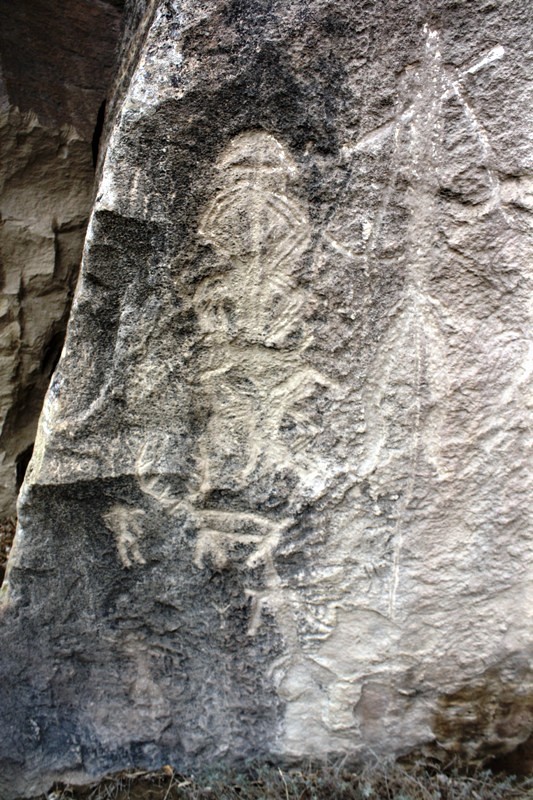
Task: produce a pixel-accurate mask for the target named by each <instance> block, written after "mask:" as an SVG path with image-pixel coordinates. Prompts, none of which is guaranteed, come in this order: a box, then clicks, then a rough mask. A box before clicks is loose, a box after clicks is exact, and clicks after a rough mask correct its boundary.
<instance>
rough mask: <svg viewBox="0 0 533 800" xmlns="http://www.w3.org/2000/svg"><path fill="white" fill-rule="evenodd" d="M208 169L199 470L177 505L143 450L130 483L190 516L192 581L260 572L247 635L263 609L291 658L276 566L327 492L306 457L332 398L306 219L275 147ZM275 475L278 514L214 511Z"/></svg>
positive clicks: (197, 306) (247, 145)
mask: <svg viewBox="0 0 533 800" xmlns="http://www.w3.org/2000/svg"><path fill="white" fill-rule="evenodd" d="M216 169H217V173H218V176H219V183H220V184H221V185H222V188H221V190H220V191H218V192H216V193H215V195H214V197H213V198H212V199H211V200H210V202H209V203H208V205H207V208H206V210H205V212H204V213H203V215H202V217H201V222H200V226H199V231H198V235H199V238H200V239H201V240H203V242H204V243H206V244H207V245H209V247H210V248H211V250H212V253H213V254H214V260H213V261H212V262H211V263H212V264H213V265H214V266H212V268H211V274H209V275H208V276H207V277H205V278H203V279H202V280H201V281H200V282H199V284H198V285H197V287H196V290H195V294H194V298H193V306H194V310H195V312H196V316H197V320H198V325H199V328H200V331H201V333H202V334H203V342H202V348H201V350H200V351H199V355H198V379H197V382H196V385H195V387H194V395H195V398H196V403H197V405H198V407H199V408H201V409H202V416H203V417H204V419H205V422H204V425H203V429H202V430H201V433H200V435H199V437H198V441H197V450H196V463H197V469H196V471H195V473H194V474H193V475H192V476H191V479H190V481H189V487H188V489H187V491H186V492H185V494H184V495H183V496H181V497H175V496H174V495H173V494H172V492H171V491H170V489H169V487H168V485H166V484H165V481H164V480H163V479H162V478H161V476H158V475H157V473H156V471H155V470H154V465H153V460H152V459H151V458H150V457H149V456H148V448H147V447H145V448H142V449H141V451H140V453H139V455H138V457H137V467H136V469H137V476H138V480H139V485H140V488H141V489H142V491H143V492H144V493H145V494H146V495H148V496H150V497H151V498H152V499H154V500H155V501H157V502H158V504H159V505H160V506H161V507H162V508H163V509H164V510H165V511H166V512H167V513H168V514H169V515H170V516H173V517H176V516H178V515H180V514H181V515H186V516H187V518H188V519H189V520H190V521H191V522H192V523H193V524H194V526H195V529H196V541H195V549H194V559H193V560H194V564H195V565H196V567H197V568H198V569H203V568H205V567H206V566H208V565H209V564H211V565H212V566H214V567H215V568H217V569H222V568H224V567H225V566H227V565H228V564H229V563H230V562H231V563H234V564H239V568H240V569H243V570H255V569H257V568H261V569H262V572H263V587H262V588H261V589H259V590H258V589H255V588H254V589H252V588H246V589H245V591H246V594H247V596H248V597H249V598H250V602H251V618H250V625H249V632H250V634H251V635H254V634H255V633H256V632H257V629H258V627H259V624H260V621H261V616H262V610H264V609H266V608H268V609H269V610H270V612H271V613H273V614H274V616H275V617H276V619H277V620H278V624H279V625H280V628H281V629H282V633H283V635H284V636H285V637H287V636H289V638H291V639H294V640H295V641H294V642H293V643H292V645H291V646H293V647H294V646H297V643H296V644H295V642H296V638H297V637H296V636H295V631H296V623H295V621H294V620H293V619H292V618H293V617H294V608H293V605H294V603H293V599H294V598H292V597H291V596H290V593H289V592H288V591H287V590H286V589H284V588H283V586H282V584H281V579H280V576H279V575H278V573H277V571H276V568H275V562H274V556H275V551H276V549H277V547H278V546H279V544H280V542H281V541H282V538H283V535H284V534H285V533H286V531H287V530H288V529H289V528H290V527H291V525H292V524H293V515H294V511H295V509H296V507H297V504H298V503H301V502H302V499H304V498H313V497H314V496H317V495H319V494H321V493H322V492H323V491H324V488H325V485H326V483H327V475H328V469H327V464H326V463H325V460H324V459H323V458H321V457H320V456H319V455H318V454H317V453H313V452H312V444H313V442H314V440H315V438H316V436H317V435H318V433H319V432H320V425H319V421H318V420H317V419H316V418H315V412H314V407H315V405H316V403H315V397H316V396H317V395H318V394H321V393H323V392H324V391H332V392H334V391H335V390H336V387H335V386H334V384H333V382H332V381H331V380H329V379H328V378H327V376H325V375H323V374H322V373H321V372H319V371H318V370H316V369H314V368H312V367H311V366H310V365H308V364H307V363H306V360H305V358H304V354H305V351H306V349H307V348H308V347H309V346H310V344H311V343H312V336H311V333H310V331H309V330H308V326H307V324H306V315H308V314H309V311H310V309H311V308H312V302H313V298H312V296H311V295H310V293H309V291H308V290H307V289H304V288H302V287H301V286H299V282H298V266H299V259H300V257H301V256H302V254H303V253H304V252H305V249H306V247H308V244H309V240H310V235H309V222H308V219H307V215H306V213H305V211H304V209H303V207H302V206H301V205H300V204H299V203H298V202H297V200H296V199H294V198H293V197H291V196H290V192H289V190H288V184H289V181H290V179H291V178H292V177H294V175H295V174H296V167H295V165H294V162H293V161H292V159H291V158H290V156H289V155H288V153H287V151H286V150H285V148H284V147H283V146H282V145H281V144H280V143H279V142H278V141H277V140H276V139H275V138H274V137H272V136H270V135H269V134H266V133H262V132H257V131H254V132H249V133H245V134H242V135H240V136H238V137H236V138H235V139H234V140H233V141H232V142H231V143H230V144H229V146H228V147H227V148H226V150H225V151H224V152H223V153H222V155H221V157H220V158H219V160H218V162H217V164H216ZM282 470H284V471H285V472H286V473H287V474H288V475H290V476H291V478H290V482H289V488H288V489H287V496H286V498H285V501H284V504H283V506H284V510H283V513H282V514H280V512H275V511H272V512H269V513H266V512H265V511H264V510H259V509H258V508H255V507H254V506H253V503H252V505H251V506H250V507H248V508H246V509H245V510H242V502H245V503H246V502H247V501H241V508H239V510H233V509H228V508H226V507H223V508H222V507H220V508H218V507H217V501H216V500H215V501H214V500H213V497H218V496H219V495H220V493H222V494H223V493H224V492H231V494H232V495H235V494H238V493H239V492H241V493H245V492H246V491H247V490H248V489H249V488H250V487H251V486H254V485H256V484H257V483H258V482H262V484H263V485H264V486H265V487H266V489H265V490H266V491H268V487H270V486H272V488H273V486H274V476H275V475H276V474H279V473H280V471H282ZM243 496H244V495H243ZM290 619H291V620H292V621H291V622H290V623H289V620H290ZM289 628H290V629H291V631H292V633H291V634H290V635H289V633H288V630H289Z"/></svg>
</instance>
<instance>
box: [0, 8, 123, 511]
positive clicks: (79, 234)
mask: <svg viewBox="0 0 533 800" xmlns="http://www.w3.org/2000/svg"><path fill="white" fill-rule="evenodd" d="M119 27H120V14H119V11H118V10H117V9H116V8H114V7H113V6H112V5H111V4H110V3H107V2H96V3H95V2H89V1H88V0H75V2H69V3H67V4H65V3H60V2H58V1H57V0H17V2H16V3H13V2H5V1H4V0H2V2H0V64H1V66H0V221H1V222H0V225H1V227H0V264H1V275H0V281H1V283H0V304H1V318H0V326H1V333H0V336H1V340H0V519H1V518H4V517H6V516H10V515H13V514H14V511H15V500H16V495H17V491H18V485H19V483H20V479H21V477H23V474H24V469H25V467H26V465H27V461H28V458H29V455H30V454H31V448H32V445H33V442H34V439H35V432H36V428H37V420H38V417H39V413H40V410H41V407H42V402H43V398H44V394H45V392H46V388H47V386H48V382H49V379H50V375H51V372H52V370H53V368H54V367H55V365H56V363H57V359H58V358H59V354H60V351H61V347H62V344H63V340H64V334H65V329H66V321H67V317H68V312H69V308H70V302H71V298H72V290H73V288H74V284H75V281H76V277H77V273H78V267H79V263H80V259H81V252H82V247H83V240H84V236H85V229H86V226H87V220H88V217H89V213H90V209H91V203H92V193H93V182H94V169H93V163H92V162H93V153H92V145H93V136H94V134H95V126H96V124H97V115H98V110H99V108H100V107H101V104H102V101H103V100H104V98H105V94H106V91H107V84H108V82H109V80H110V76H111V69H112V65H113V58H114V51H115V44H116V41H117V38H118V34H119ZM94 144H95V145H96V142H95V143H94ZM17 473H18V474H17Z"/></svg>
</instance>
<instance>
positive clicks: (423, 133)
mask: <svg viewBox="0 0 533 800" xmlns="http://www.w3.org/2000/svg"><path fill="white" fill-rule="evenodd" d="M504 54H505V53H504V49H503V48H502V47H499V46H498V47H495V48H493V49H492V50H491V51H490V52H488V53H486V54H484V55H482V56H481V57H480V58H478V59H477V60H476V61H475V62H474V63H473V64H471V65H470V66H468V67H465V68H464V69H462V70H455V71H453V70H451V69H449V68H448V67H446V66H444V65H443V63H442V57H441V53H440V48H439V35H438V33H437V32H436V31H432V30H427V35H426V47H425V54H424V57H423V59H422V62H421V64H420V65H419V66H416V67H411V68H410V69H408V70H407V72H406V73H405V75H404V78H403V81H404V83H405V86H404V87H403V90H402V91H400V92H399V96H400V97H401V98H402V100H401V103H402V105H401V106H400V108H399V111H398V113H397V115H396V117H395V119H393V120H392V121H391V122H390V123H387V124H385V125H382V126H380V127H379V128H378V129H376V130H375V131H372V132H370V133H368V134H366V135H365V136H363V137H362V138H361V139H360V140H359V141H358V142H357V143H356V144H355V145H354V146H353V147H346V148H345V154H346V155H350V154H351V153H354V154H355V153H356V152H360V151H363V150H368V151H370V152H371V151H375V150H376V149H379V148H381V147H382V146H383V145H384V143H385V142H386V141H387V140H389V139H392V143H393V148H392V154H391V178H390V181H389V184H388V186H387V187H386V189H385V191H384V193H383V197H382V202H381V205H380V208H379V210H378V212H377V214H376V216H375V218H374V219H373V220H372V221H367V222H366V223H365V227H364V231H363V239H364V241H365V261H366V272H367V274H368V275H369V276H371V275H372V271H373V268H374V262H375V257H376V248H377V245H378V242H379V240H380V236H381V232H382V227H383V225H384V221H385V218H386V213H387V210H388V207H389V204H390V202H391V199H392V196H393V193H394V192H395V191H397V182H398V180H399V178H400V175H401V174H402V169H403V167H404V164H405V160H406V158H408V159H409V164H410V170H411V172H412V176H413V177H412V186H411V187H410V191H409V192H408V193H407V194H406V199H405V202H406V205H407V206H408V208H409V211H410V215H409V223H408V230H407V239H408V252H407V258H406V274H405V283H404V290H403V296H402V298H401V299H400V302H399V303H398V304H397V306H396V309H395V311H394V319H393V320H392V323H391V324H390V326H389V328H388V331H387V334H386V335H385V337H384V338H383V340H382V341H381V343H380V347H379V350H378V353H377V355H376V358H375V361H374V365H373V369H372V370H371V372H370V374H369V376H368V380H367V384H366V390H365V397H364V403H365V420H366V440H367V454H366V458H365V460H364V461H363V462H362V463H361V464H360V465H359V466H358V469H357V471H358V473H359V475H360V476H361V477H368V476H371V475H373V474H382V473H384V474H386V473H387V465H388V464H390V463H391V459H392V461H394V460H395V459H397V458H400V457H403V458H405V448H404V446H403V445H402V448H403V455H402V454H401V453H400V451H399V450H397V449H396V448H397V445H396V444H395V442H396V441H398V442H402V441H404V437H403V436H402V434H400V432H399V431H400V429H401V428H402V427H403V429H404V431H405V430H408V431H409V436H408V440H409V448H408V450H409V452H408V453H407V457H406V461H405V462H404V464H405V474H406V476H407V482H406V484H405V486H404V487H403V491H402V495H401V499H400V501H399V503H398V504H397V507H396V512H395V515H396V522H395V524H394V528H393V541H394V545H393V553H392V566H391V578H390V590H389V614H390V617H391V618H394V615H395V606H396V595H397V590H398V586H399V581H400V571H401V554H402V549H403V542H404V536H405V517H406V513H407V510H408V508H409V504H410V503H411V501H412V498H413V491H414V486H415V481H416V478H417V475H418V473H419V469H420V467H421V464H422V462H423V461H424V462H425V463H426V464H428V465H430V466H431V468H432V469H433V470H434V472H435V474H436V475H437V476H438V477H439V479H441V480H442V479H444V478H445V477H446V469H445V466H444V462H443V460H442V457H441V452H440V445H439V441H440V430H441V428H442V425H443V423H444V419H443V416H442V415H443V413H444V411H443V410H442V409H445V408H446V403H445V397H446V395H447V393H448V392H449V387H450V367H449V364H448V362H447V338H448V336H449V334H450V333H452V332H453V331H454V330H458V329H460V324H459V322H458V320H456V319H455V316H454V312H453V309H451V308H447V307H446V306H444V305H443V303H442V302H440V301H439V300H438V299H437V298H436V297H435V296H434V295H433V294H432V291H431V289H430V274H429V268H430V265H431V264H432V248H433V247H434V243H435V236H436V228H435V220H436V219H437V218H438V211H437V203H438V202H439V203H441V204H442V203H443V202H445V201H444V200H443V195H442V187H443V186H444V187H448V185H449V187H450V188H449V190H448V189H447V191H448V200H447V202H448V203H449V204H451V205H452V206H453V211H452V213H453V215H454V217H455V218H457V219H458V221H463V220H464V219H467V218H468V219H472V218H480V217H483V216H484V215H486V214H487V213H489V212H490V211H493V210H494V209H499V210H500V212H501V213H502V214H504V215H505V213H506V211H505V208H504V206H503V205H502V192H501V188H500V180H499V176H498V174H497V173H496V171H495V170H494V169H493V167H492V150H491V147H490V143H489V140H488V137H487V135H486V132H485V131H484V129H483V127H482V125H481V124H480V123H479V121H478V119H477V118H476V116H475V114H474V112H473V110H472V108H471V106H470V105H469V103H468V102H467V100H466V99H465V95H464V91H463V86H462V83H463V81H464V80H465V79H466V78H467V77H468V76H469V75H471V74H475V73H476V72H478V71H479V70H481V69H483V68H485V67H487V66H488V65H490V64H492V63H493V62H494V61H497V60H499V59H501V58H503V57H504ZM409 94H411V96H412V97H413V99H412V100H411V101H409V102H408V103H407V105H405V101H404V100H403V98H404V97H405V96H409ZM454 103H455V104H456V105H457V111H456V112H454V113H459V114H462V115H463V117H464V119H465V128H466V130H467V131H469V132H470V135H471V138H472V145H471V147H472V148H473V151H474V152H475V150H476V148H477V160H478V162H479V164H480V168H481V169H482V170H483V172H484V175H485V178H486V187H487V189H486V192H485V194H483V193H482V192H481V190H480V192H481V194H480V197H476V198H475V199H473V200H472V201H469V202H468V203H461V202H460V198H459V201H456V199H455V195H454V192H455V191H457V192H459V191H460V189H457V190H456V189H455V188H454V181H457V178H456V173H457V174H460V168H459V167H455V165H454V162H453V159H450V156H449V153H448V154H445V153H444V151H443V152H441V149H442V147H443V136H444V132H443V131H444V119H445V114H446V113H452V111H453V108H454V107H453V104H454ZM450 104H452V106H450ZM450 109H452V111H450ZM460 157H463V155H462V154H461V156H460ZM442 165H444V166H442ZM468 166H470V164H468ZM462 168H464V167H461V169H462ZM400 401H401V402H400ZM423 404H424V408H425V411H426V416H427V409H428V408H429V407H430V406H431V408H432V409H433V411H432V414H431V425H432V430H431V432H430V434H428V435H426V436H424V437H422V436H421V412H422V405H423ZM393 406H394V408H395V409H398V408H401V409H402V414H400V415H398V414H397V413H396V412H395V413H391V409H392V408H393Z"/></svg>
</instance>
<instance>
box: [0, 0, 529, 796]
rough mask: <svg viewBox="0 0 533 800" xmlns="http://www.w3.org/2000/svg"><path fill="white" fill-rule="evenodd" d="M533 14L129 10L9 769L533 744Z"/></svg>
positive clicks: (29, 604)
mask: <svg viewBox="0 0 533 800" xmlns="http://www.w3.org/2000/svg"><path fill="white" fill-rule="evenodd" d="M530 24H531V5H530V3H529V2H528V0H514V2H512V3H508V4H505V5H504V4H495V3H494V4H488V3H486V2H485V0H472V2H470V3H467V4H457V3H455V4H451V3H449V2H437V0H435V2H429V3H428V4H427V5H426V4H420V3H419V2H405V0H401V2H399V1H398V2H395V0H384V2H383V3H380V4H375V3H365V2H362V1H361V2H353V0H335V3H332V2H329V1H328V2H326V0H296V1H295V2H291V3H286V2H279V3H276V2H263V1H262V0H249V2H245V3H242V2H227V0H224V1H222V0H220V2H219V1H218V0H217V1H215V2H213V0H209V2H208V1H207V0H205V2H199V0H194V2H193V0H182V2H179V3H173V2H165V3H163V2H153V3H151V4H146V3H144V4H143V3H137V4H135V3H132V4H131V6H130V8H129V10H128V18H127V23H126V41H127V47H124V48H123V53H124V55H123V61H122V68H121V73H120V75H119V80H118V83H117V91H116V97H115V101H114V106H113V108H114V112H113V115H112V123H111V127H110V129H109V130H108V135H107V150H106V154H105V161H104V163H103V168H102V176H101V182H100V186H99V190H98V194H97V198H96V202H95V205H94V208H93V213H92V217H91V221H90V224H89V229H88V233H87V239H86V244H85V252H84V262H83V269H82V275H81V278H80V281H79V284H78V287H77V293H76V298H75V302H74V306H73V312H72V316H71V322H70V326H69V333H68V337H67V342H66V346H65V348H64V351H63V355H62V358H61V361H60V363H59V366H58V369H57V371H56V373H55V375H54V377H53V380H52V384H51V387H50V390H49V393H48V396H47V400H46V404H45V409H44V412H43V414H42V417H41V423H40V433H39V436H38V441H37V444H36V448H35V453H34V457H33V460H32V463H31V465H30V471H29V474H28V476H27V478H26V482H25V485H24V488H23V492H22V500H21V503H20V524H19V530H18V533H17V539H16V543H15V549H14V553H13V554H12V557H11V560H10V564H9V567H8V581H7V584H6V586H5V589H4V599H3V607H2V627H1V629H0V638H1V649H0V685H1V686H2V691H3V695H2V700H1V706H0V754H1V755H0V763H1V765H2V766H1V769H0V774H2V777H3V780H4V784H5V788H4V794H7V796H9V793H12V794H14V793H17V792H18V793H22V792H27V793H29V792H31V791H33V792H35V791H37V790H38V789H41V788H42V787H43V786H46V785H49V784H50V783H51V782H52V780H54V779H57V778H58V777H61V778H63V779H66V778H68V779H71V780H80V781H82V780H85V779H87V778H88V776H93V777H94V776H97V775H100V774H103V773H104V772H106V771H108V770H112V769H120V768H124V767H127V766H131V765H135V766H138V767H155V766H158V765H161V764H165V763H171V764H174V765H176V766H178V767H179V768H180V769H188V768H193V767H198V766H199V765H205V764H206V763H210V762H214V761H234V760H235V759H238V758H247V757H264V756H268V757H279V758H293V757H296V758H298V757H303V756H310V755H311V756H315V755H319V756H320V755H325V754H331V753H336V754H339V753H344V754H349V755H350V756H354V757H364V756H365V754H368V753H369V752H375V753H376V752H377V753H381V754H399V753H404V752H406V751H409V750H411V749H413V748H426V749H428V750H430V751H432V752H436V753H438V752H460V753H462V754H463V755H466V756H468V757H470V758H484V757H487V756H490V755H491V754H501V753H505V752H506V751H510V750H512V749H513V748H515V747H516V746H517V745H519V744H520V743H521V742H523V741H524V740H526V739H527V737H528V735H529V732H530V730H531V722H532V715H533V690H532V683H531V675H530V673H529V672H528V654H530V652H531V624H530V623H531V613H532V612H531V609H532V608H533V605H532V602H531V601H532V599H533V598H532V597H531V593H529V596H528V583H527V578H528V568H530V565H531V539H528V515H527V492H528V485H527V460H526V454H525V444H524V439H525V435H526V430H527V418H526V392H527V388H526V387H527V372H526V368H525V363H526V362H525V355H526V334H527V325H528V316H527V313H528V309H527V298H528V293H529V287H528V274H527V267H528V248H529V246H530V237H531V225H532V217H531V210H532V204H533V179H532V178H531V175H532V174H533V173H532V164H531V150H530V149H529V147H528V144H527V114H526V109H528V108H530V105H531V95H530V93H529V94H528V83H527V73H526V70H525V62H526V55H527V50H528V47H529V30H530ZM530 574H531V573H530V572H529V575H530ZM529 588H531V587H530V586H529Z"/></svg>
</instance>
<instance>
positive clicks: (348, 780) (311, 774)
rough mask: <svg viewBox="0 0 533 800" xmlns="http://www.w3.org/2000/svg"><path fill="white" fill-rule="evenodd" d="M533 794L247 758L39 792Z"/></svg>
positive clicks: (477, 774) (432, 773)
mask: <svg viewBox="0 0 533 800" xmlns="http://www.w3.org/2000/svg"><path fill="white" fill-rule="evenodd" d="M274 798H276V799H277V798H279V799H280V800H526V799H527V800H532V798H533V778H528V777H520V778H518V777H514V776H505V775H493V774H492V773H491V772H490V771H488V770H484V771H482V770H477V771H473V772H470V773H468V772H465V771H464V770H462V769H460V768H459V767H457V766H449V767H448V768H443V767H442V766H440V765H438V764H436V763H433V762H427V761H424V762H415V763H413V764H410V765H408V766H401V765H399V764H397V763H396V764H395V763H389V764H380V765H376V764H374V765H367V766H365V767H364V768H362V769H360V770H351V769H347V768H346V767H345V766H343V764H342V763H341V764H337V765H329V766H325V765H321V766H318V765H309V766H308V767H307V768H305V769H304V768H298V769H297V768H284V769H281V768H279V767H276V766H248V767H247V768H246V769H242V770H240V771H237V770H234V771H212V772H205V773H203V774H202V775H196V776H189V777H187V776H184V775H181V774H179V773H177V772H175V771H174V770H173V769H172V768H171V767H170V766H168V767H164V768H163V769H162V770H160V771H159V772H152V773H147V772H139V771H136V772H135V771H134V772H124V773H121V774H119V775H115V776H113V777H109V778H106V779H104V780H102V781H100V782H99V783H95V784H92V785H90V786H84V787H79V786H78V787H59V786H58V787H56V788H55V789H53V790H52V791H50V792H49V793H48V794H47V795H42V796H41V797H40V798H39V800H237V799H238V800H274Z"/></svg>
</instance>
